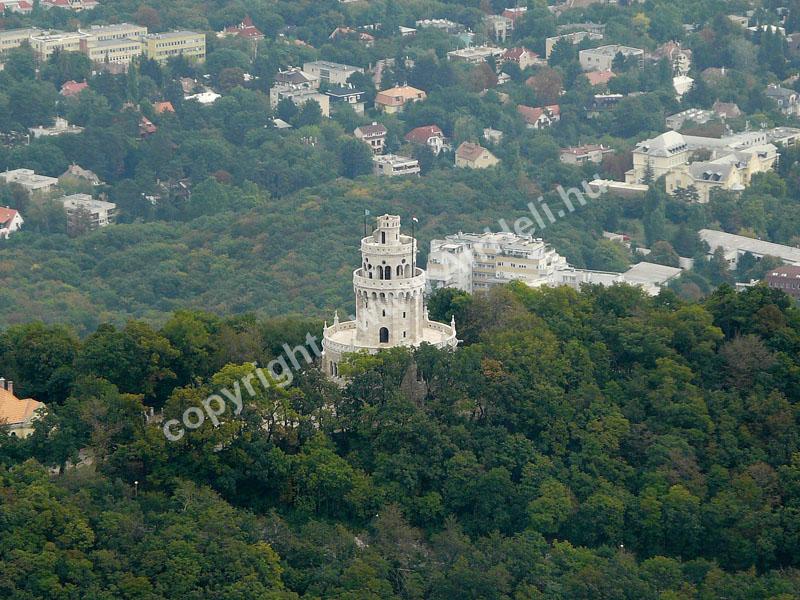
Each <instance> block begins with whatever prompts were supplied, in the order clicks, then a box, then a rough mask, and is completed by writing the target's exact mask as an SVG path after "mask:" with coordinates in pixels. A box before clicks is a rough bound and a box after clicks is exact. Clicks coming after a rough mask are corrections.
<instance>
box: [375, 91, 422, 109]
mask: <svg viewBox="0 0 800 600" xmlns="http://www.w3.org/2000/svg"><path fill="white" fill-rule="evenodd" d="M427 97H428V95H427V94H426V93H425V92H423V91H422V90H418V89H417V88H414V87H411V86H410V85H401V86H398V87H393V88H389V89H388V90H383V91H382V92H378V94H377V96H375V109H376V110H378V111H380V112H384V113H386V114H394V113H398V112H402V110H403V108H405V105H406V104H408V103H409V102H421V101H423V100H425V99H426V98H427Z"/></svg>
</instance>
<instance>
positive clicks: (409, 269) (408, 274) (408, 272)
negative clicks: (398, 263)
mask: <svg viewBox="0 0 800 600" xmlns="http://www.w3.org/2000/svg"><path fill="white" fill-rule="evenodd" d="M406 277H411V265H406Z"/></svg>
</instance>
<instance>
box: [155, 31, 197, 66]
mask: <svg viewBox="0 0 800 600" xmlns="http://www.w3.org/2000/svg"><path fill="white" fill-rule="evenodd" d="M140 39H141V41H142V52H143V53H144V55H145V56H146V57H147V58H150V59H152V60H155V61H157V62H166V61H167V60H168V59H169V58H172V57H173V56H185V57H186V58H189V59H193V60H196V61H203V60H205V58H206V36H205V34H203V33H195V32H194V31H166V32H164V33H148V34H147V35H143V36H142V37H141V38H140Z"/></svg>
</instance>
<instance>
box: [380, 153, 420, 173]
mask: <svg viewBox="0 0 800 600" xmlns="http://www.w3.org/2000/svg"><path fill="white" fill-rule="evenodd" d="M372 172H373V173H374V174H375V175H381V176H385V177H396V176H398V175H419V173H420V168H419V161H418V160H417V159H416V158H408V157H407V156H399V155H397V154H379V155H377V156H373V157H372Z"/></svg>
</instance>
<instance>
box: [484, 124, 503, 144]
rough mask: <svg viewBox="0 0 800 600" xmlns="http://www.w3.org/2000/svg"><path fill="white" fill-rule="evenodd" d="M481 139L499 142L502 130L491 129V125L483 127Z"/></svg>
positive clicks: (501, 139) (494, 142)
mask: <svg viewBox="0 0 800 600" xmlns="http://www.w3.org/2000/svg"><path fill="white" fill-rule="evenodd" d="M483 139H484V140H486V141H487V142H489V143H490V144H499V143H500V142H502V141H503V132H502V131H500V130H499V129H492V128H491V127H485V128H484V129H483Z"/></svg>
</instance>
